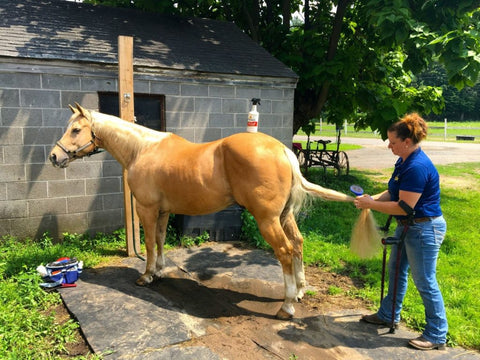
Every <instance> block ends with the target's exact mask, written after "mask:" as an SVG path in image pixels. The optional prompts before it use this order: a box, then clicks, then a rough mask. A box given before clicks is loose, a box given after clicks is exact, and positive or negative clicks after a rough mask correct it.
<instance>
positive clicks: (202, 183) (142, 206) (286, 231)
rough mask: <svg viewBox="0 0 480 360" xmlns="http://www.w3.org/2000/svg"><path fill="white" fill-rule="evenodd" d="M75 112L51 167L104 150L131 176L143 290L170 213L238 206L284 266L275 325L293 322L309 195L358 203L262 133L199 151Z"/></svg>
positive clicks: (155, 266) (154, 270)
mask: <svg viewBox="0 0 480 360" xmlns="http://www.w3.org/2000/svg"><path fill="white" fill-rule="evenodd" d="M70 108H71V110H72V111H73V115H72V117H71V118H70V121H69V125H68V127H67V130H66V132H65V134H64V135H63V137H62V138H61V139H60V140H59V141H58V142H57V144H56V146H55V147H54V148H53V150H52V152H51V153H50V160H51V162H52V163H53V165H54V166H57V167H61V168H65V167H67V166H68V164H69V162H71V161H73V160H75V159H78V158H81V157H83V156H85V155H90V154H92V153H95V152H96V151H97V150H98V149H99V148H104V149H105V150H107V151H108V152H109V153H110V154H111V155H112V156H113V157H114V158H115V159H116V160H117V161H118V162H119V163H120V164H121V165H122V166H123V168H124V169H126V170H127V181H128V184H129V186H130V189H131V191H132V193H133V194H134V196H135V199H136V203H137V213H138V216H139V218H140V221H141V223H142V225H143V228H144V233H145V246H146V250H147V263H146V269H145V273H144V274H143V275H141V276H140V278H139V279H138V280H137V281H136V282H137V284H138V285H146V284H149V283H151V282H152V280H153V277H154V275H160V272H161V270H162V268H163V267H164V254H163V245H164V240H165V234H166V227H167V222H168V217H169V213H174V214H185V215H201V214H208V213H213V212H216V211H220V210H222V209H224V208H226V207H228V206H230V205H232V204H234V203H238V204H239V205H241V206H244V207H245V208H246V209H247V210H248V211H249V212H250V213H251V214H252V215H253V216H254V217H255V219H256V221H257V223H258V227H259V229H260V233H261V234H262V236H263V237H264V239H265V240H266V241H267V242H268V243H269V244H270V245H271V246H272V248H273V250H274V252H275V255H276V257H277V258H278V260H279V261H280V263H281V266H282V270H283V275H284V281H285V299H284V303H283V305H282V307H281V308H280V310H279V311H278V313H277V317H278V318H282V319H286V318H291V317H292V316H293V314H294V311H295V310H294V306H293V302H294V301H297V300H299V299H300V298H302V297H303V295H304V288H305V286H306V282H305V275H304V267H303V237H302V235H301V234H300V232H299V230H298V227H297V224H296V221H295V216H294V214H295V212H296V211H298V210H299V209H300V206H301V205H302V202H303V200H304V198H305V195H306V194H312V195H314V196H317V197H320V198H323V199H327V200H336V201H353V198H352V197H350V196H347V195H345V194H342V193H339V192H336V191H334V190H330V189H326V188H323V187H321V186H318V185H315V184H312V183H310V182H308V181H307V180H305V178H303V176H302V175H301V173H300V169H299V165H298V161H297V158H296V157H295V155H294V154H293V152H292V151H291V150H290V149H288V148H287V147H286V146H285V145H283V144H282V143H280V142H279V141H277V140H276V139H274V138H272V137H270V136H268V135H265V134H262V133H240V134H235V135H232V136H229V137H227V138H224V139H220V140H216V141H212V142H209V143H203V144H194V143H191V142H188V141H187V140H185V139H183V138H181V137H179V136H177V135H175V134H173V133H168V132H157V131H153V130H150V129H148V128H145V127H143V126H140V125H136V124H134V123H130V122H127V121H123V120H122V119H120V118H117V117H114V116H111V115H106V114H102V113H99V112H94V111H88V110H86V109H84V108H82V107H81V106H80V105H78V104H76V108H74V107H72V106H70ZM155 244H156V245H157V253H155V251H154V250H155Z"/></svg>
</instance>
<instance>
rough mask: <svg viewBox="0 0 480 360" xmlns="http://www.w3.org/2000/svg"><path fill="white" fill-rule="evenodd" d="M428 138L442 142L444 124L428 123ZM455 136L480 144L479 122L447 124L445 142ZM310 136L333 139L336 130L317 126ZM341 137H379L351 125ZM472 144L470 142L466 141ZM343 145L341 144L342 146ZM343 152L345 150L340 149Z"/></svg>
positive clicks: (326, 125)
mask: <svg viewBox="0 0 480 360" xmlns="http://www.w3.org/2000/svg"><path fill="white" fill-rule="evenodd" d="M428 126H429V130H428V138H427V140H432V141H444V140H445V138H444V135H445V130H444V126H445V123H444V122H428ZM298 135H305V134H304V133H303V132H302V131H301V130H300V131H299V132H298ZM457 135H468V136H474V137H475V141H474V142H475V143H478V142H480V122H478V121H477V122H475V121H471V122H450V121H449V122H448V123H447V138H446V141H456V136H457ZM312 136H320V137H322V136H324V137H335V136H336V130H335V125H331V124H322V129H321V130H320V126H319V124H317V127H316V131H315V133H314V134H312ZM342 137H361V138H372V137H373V138H380V135H378V134H376V133H374V132H373V131H371V130H370V129H366V130H361V131H355V129H354V128H353V125H351V124H349V125H347V133H345V130H344V128H343V127H342ZM468 142H472V141H468ZM342 145H343V144H342ZM342 150H345V149H342Z"/></svg>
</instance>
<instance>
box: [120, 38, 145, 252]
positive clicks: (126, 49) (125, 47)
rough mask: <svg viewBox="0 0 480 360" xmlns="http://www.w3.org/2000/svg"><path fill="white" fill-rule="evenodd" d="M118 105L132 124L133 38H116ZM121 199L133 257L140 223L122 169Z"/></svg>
mask: <svg viewBox="0 0 480 360" xmlns="http://www.w3.org/2000/svg"><path fill="white" fill-rule="evenodd" d="M118 104H119V110H120V117H121V118H122V119H123V120H126V121H130V122H134V121H135V114H134V102H133V38H132V37H131V36H119V37H118ZM123 197H124V206H125V232H126V238H127V254H128V256H135V255H136V252H135V249H136V250H137V251H140V223H139V221H138V216H137V213H136V211H135V199H134V198H133V197H132V193H131V191H130V187H129V186H128V183H127V171H126V170H125V169H123Z"/></svg>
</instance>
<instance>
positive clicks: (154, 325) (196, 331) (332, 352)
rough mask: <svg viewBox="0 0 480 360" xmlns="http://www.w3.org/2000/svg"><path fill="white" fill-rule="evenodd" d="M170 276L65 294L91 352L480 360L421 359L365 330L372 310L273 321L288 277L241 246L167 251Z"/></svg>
mask: <svg viewBox="0 0 480 360" xmlns="http://www.w3.org/2000/svg"><path fill="white" fill-rule="evenodd" d="M166 257H167V267H166V269H165V273H164V277H162V278H161V279H158V280H156V281H154V283H153V284H151V285H150V286H147V287H139V286H136V285H135V280H136V279H137V277H138V276H139V275H140V274H141V273H142V272H143V270H144V266H145V263H144V262H143V261H142V260H140V259H138V258H125V259H121V260H119V261H118V263H115V264H110V265H108V266H106V267H103V268H94V269H86V270H85V271H84V272H83V274H82V275H81V277H80V279H79V280H78V281H77V287H75V288H63V289H59V292H60V294H61V296H62V298H63V301H64V303H65V305H66V306H67V308H68V309H69V311H70V312H71V313H72V314H73V315H74V316H75V317H76V318H77V320H78V321H79V323H80V326H81V329H82V331H83V334H84V336H85V338H86V340H87V341H88V343H89V345H90V347H91V348H92V349H93V351H94V352H95V353H97V354H103V356H104V358H105V359H132V360H140V359H142V360H150V359H152V360H153V359H155V360H157V359H158V360H163V359H175V360H182V359H195V360H217V359H218V360H219V359H234V360H236V359H285V360H290V359H298V360H307V359H322V360H323V359H326V360H328V359H349V360H354V359H385V360H387V359H392V360H405V359H418V360H430V359H436V360H447V359H459V360H480V354H479V353H477V352H472V351H467V350H464V349H461V348H448V349H447V350H445V351H438V350H435V351H427V352H422V351H419V350H414V349H412V348H410V347H408V346H407V341H408V339H411V338H414V337H416V336H418V334H415V333H413V332H412V331H409V330H407V329H406V328H404V327H402V326H401V327H400V329H399V330H397V331H396V332H395V334H390V333H389V332H388V328H385V327H379V326H375V325H370V324H365V323H361V322H360V321H359V319H360V316H361V315H362V314H363V313H365V311H366V310H365V309H351V310H345V311H337V312H322V311H321V309H320V310H319V309H315V310H313V309H309V308H307V307H306V306H304V305H303V304H302V303H298V304H296V306H295V308H296V314H295V317H294V319H292V320H290V321H281V320H277V319H276V318H275V313H276V312H277V310H278V309H279V307H280V306H281V303H282V300H281V299H282V297H283V277H282V272H281V267H280V265H279V263H278V261H277V260H276V259H275V258H274V257H273V256H272V255H271V254H270V253H268V252H265V251H261V250H251V249H245V248H244V247H242V245H241V243H236V242H228V243H208V244H205V245H203V246H201V247H197V248H190V249H176V250H171V251H169V252H167V256H166Z"/></svg>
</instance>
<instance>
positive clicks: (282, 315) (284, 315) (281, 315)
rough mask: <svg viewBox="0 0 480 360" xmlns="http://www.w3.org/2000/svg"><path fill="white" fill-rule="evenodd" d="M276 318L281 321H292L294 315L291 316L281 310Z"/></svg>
mask: <svg viewBox="0 0 480 360" xmlns="http://www.w3.org/2000/svg"><path fill="white" fill-rule="evenodd" d="M276 318H277V319H280V320H290V319H291V318H293V314H289V313H288V312H286V311H285V310H283V309H280V310H278V312H277V315H276Z"/></svg>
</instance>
